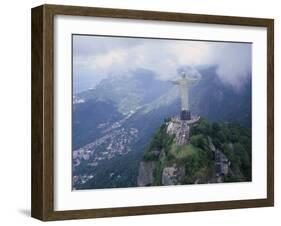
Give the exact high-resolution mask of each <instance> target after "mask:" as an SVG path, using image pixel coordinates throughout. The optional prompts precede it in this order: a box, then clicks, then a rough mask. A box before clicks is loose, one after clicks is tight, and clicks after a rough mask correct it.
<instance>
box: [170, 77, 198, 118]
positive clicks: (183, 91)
mask: <svg viewBox="0 0 281 226" xmlns="http://www.w3.org/2000/svg"><path fill="white" fill-rule="evenodd" d="M198 80H199V78H190V77H187V76H186V74H185V72H182V73H181V78H180V79H178V80H175V81H172V83H173V84H175V85H178V86H179V90H180V97H181V120H191V114H190V110H189V100H188V91H189V88H190V87H191V85H193V84H194V83H195V82H196V81H198Z"/></svg>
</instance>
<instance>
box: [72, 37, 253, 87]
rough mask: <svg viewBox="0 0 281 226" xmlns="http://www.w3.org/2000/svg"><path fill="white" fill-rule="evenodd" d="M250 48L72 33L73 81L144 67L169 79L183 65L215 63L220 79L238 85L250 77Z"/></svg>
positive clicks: (97, 79)
mask: <svg viewBox="0 0 281 226" xmlns="http://www.w3.org/2000/svg"><path fill="white" fill-rule="evenodd" d="M251 51H252V50H251V44H248V43H226V42H207V41H187V40H165V39H143V38H120V37H104V36H79V35H74V36H73V75H74V78H76V79H75V80H76V81H77V79H78V80H79V78H82V77H83V76H84V77H91V76H94V78H93V80H94V81H95V83H98V82H99V81H100V80H101V79H103V78H105V77H107V76H108V75H119V74H124V73H127V72H128V71H130V70H134V69H136V68H145V69H149V70H152V71H154V72H155V73H156V74H157V76H158V78H159V79H163V80H168V79H174V78H176V77H177V76H179V75H178V74H177V69H178V68H179V67H181V66H184V65H189V66H191V67H196V66H198V65H218V68H217V73H218V75H219V76H220V78H221V80H222V81H223V82H225V83H227V84H230V85H233V86H234V87H239V86H240V85H241V84H243V81H245V79H246V78H247V76H251V61H252V59H251V54H252V53H251ZM82 79H83V78H82ZM75 80H74V81H75Z"/></svg>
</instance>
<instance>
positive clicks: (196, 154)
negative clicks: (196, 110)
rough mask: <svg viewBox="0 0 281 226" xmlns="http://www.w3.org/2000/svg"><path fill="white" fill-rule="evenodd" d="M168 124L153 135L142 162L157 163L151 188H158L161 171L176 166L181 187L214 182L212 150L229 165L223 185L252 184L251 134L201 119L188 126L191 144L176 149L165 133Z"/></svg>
mask: <svg viewBox="0 0 281 226" xmlns="http://www.w3.org/2000/svg"><path fill="white" fill-rule="evenodd" d="M167 126H168V121H167V120H166V121H165V123H164V124H162V125H161V127H160V128H159V129H158V130H157V131H156V133H155V134H154V136H153V138H152V140H151V142H150V144H149V145H148V147H147V148H146V150H145V153H144V156H143V160H144V161H156V162H157V165H156V168H155V170H154V172H153V173H154V174H153V175H154V183H153V184H154V185H161V176H162V172H163V169H164V168H165V167H168V166H172V165H176V166H181V167H184V169H185V177H184V178H183V180H182V184H193V183H209V182H214V178H215V177H216V167H215V165H216V164H215V156H214V152H212V151H211V150H210V149H211V146H212V144H213V145H214V147H213V148H215V149H216V150H219V151H220V152H221V153H223V154H224V155H225V156H226V157H227V159H228V160H229V161H230V169H229V173H228V174H227V175H224V177H223V181H224V182H237V181H251V174H252V172H251V130H250V129H248V128H244V127H241V126H240V125H238V124H230V123H210V122H208V120H207V119H200V121H199V123H198V124H197V125H194V126H191V130H190V142H189V143H188V144H186V145H177V144H176V142H175V137H174V136H170V135H168V134H167V133H166V130H167Z"/></svg>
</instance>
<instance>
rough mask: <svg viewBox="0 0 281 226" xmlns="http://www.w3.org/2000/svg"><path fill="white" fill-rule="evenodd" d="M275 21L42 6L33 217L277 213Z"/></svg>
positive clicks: (36, 59)
mask: <svg viewBox="0 0 281 226" xmlns="http://www.w3.org/2000/svg"><path fill="white" fill-rule="evenodd" d="M273 32H274V21H273V20H272V19H261V18H244V17H229V16H211V15H195V14H184V13H168V12H152V11H136V10H123V9H107V8H89V7H75V6H59V5H42V6H39V7H36V8H33V9H32V216H33V217H35V218H38V219H41V220H44V221H47V220H64V219H80V218H96V217H113V216H127V215H140V214H159V213H173V212H186V211H202V210H218V209H232V208H249V207H264V206H273V204H274V172H273V169H274V153H273V148H274V136H273V135H274V96H273V95H274V92H273V88H274V66H273V62H274V38H273V37H274V35H273V34H274V33H273Z"/></svg>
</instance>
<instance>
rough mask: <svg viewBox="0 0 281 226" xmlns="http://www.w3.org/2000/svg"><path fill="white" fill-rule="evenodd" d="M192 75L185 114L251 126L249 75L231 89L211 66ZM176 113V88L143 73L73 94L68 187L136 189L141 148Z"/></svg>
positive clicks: (107, 80)
mask: <svg viewBox="0 0 281 226" xmlns="http://www.w3.org/2000/svg"><path fill="white" fill-rule="evenodd" d="M197 70H198V72H199V73H200V74H201V80H200V81H199V82H198V83H197V84H196V85H194V86H193V87H192V88H191V90H190V110H191V112H192V113H193V114H196V115H200V116H202V117H204V118H207V119H208V120H210V121H213V122H231V123H238V124H240V125H242V126H245V127H251V90H252V89H251V76H247V79H244V82H243V85H241V86H239V89H237V87H234V86H232V85H230V84H228V83H225V82H224V81H222V80H221V78H220V75H219V74H218V73H217V71H218V70H217V66H208V67H206V66H205V67H198V68H197ZM74 84H75V83H74ZM76 90H79V88H76ZM179 110H180V99H179V92H178V89H177V87H174V86H173V85H172V83H171V82H170V81H167V80H163V79H159V78H158V77H157V73H155V72H153V71H151V70H148V69H143V68H138V69H136V70H133V71H131V72H130V74H120V75H118V76H117V75H115V76H108V77H106V78H105V79H103V80H101V81H100V82H99V83H98V84H97V85H96V86H95V87H93V88H91V89H87V90H84V91H83V92H80V93H76V94H75V95H74V97H73V125H72V126H73V129H72V131H73V134H72V140H73V152H75V151H76V152H75V156H76V157H75V158H74V159H73V176H74V177H75V180H74V184H73V187H74V188H75V189H89V188H110V187H130V186H136V178H137V170H138V165H139V162H140V160H141V158H142V155H143V151H144V149H145V146H146V145H147V144H148V143H149V142H150V139H151V136H152V134H153V133H154V132H155V130H156V129H157V128H158V127H159V126H160V125H161V124H162V123H163V121H164V119H165V118H169V117H171V116H174V115H178V114H179ZM114 145H115V146H114ZM77 150H80V152H79V151H77ZM76 154H77V155H76ZM81 175H83V176H81ZM85 175H86V176H85Z"/></svg>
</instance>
